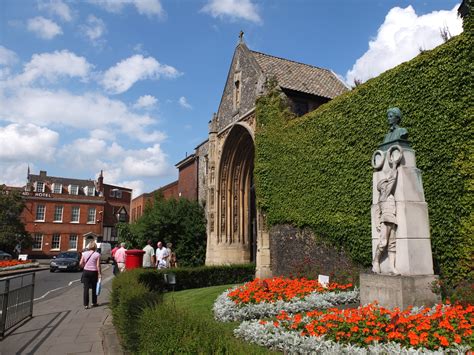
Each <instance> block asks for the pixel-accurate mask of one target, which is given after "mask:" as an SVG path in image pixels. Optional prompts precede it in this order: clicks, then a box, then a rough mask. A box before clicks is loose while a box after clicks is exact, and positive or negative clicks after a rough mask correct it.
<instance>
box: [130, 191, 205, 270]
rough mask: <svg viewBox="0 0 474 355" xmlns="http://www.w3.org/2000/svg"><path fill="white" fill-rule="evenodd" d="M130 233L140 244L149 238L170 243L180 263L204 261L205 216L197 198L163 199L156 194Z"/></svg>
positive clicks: (189, 263) (192, 264)
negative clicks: (190, 199)
mask: <svg viewBox="0 0 474 355" xmlns="http://www.w3.org/2000/svg"><path fill="white" fill-rule="evenodd" d="M131 231H132V234H133V235H135V236H136V238H137V240H139V241H140V242H141V244H142V245H145V244H146V241H147V240H149V239H151V240H152V241H153V242H154V243H156V242H158V241H162V242H165V243H170V242H171V243H173V250H174V251H175V252H176V256H177V259H178V264H179V265H180V266H197V265H202V264H204V261H205V256H206V219H205V217H204V209H203V208H202V206H200V205H199V203H198V202H197V201H189V200H187V199H185V198H180V199H179V200H176V199H168V200H166V199H164V198H163V196H162V195H159V194H158V195H156V196H155V200H154V203H153V204H150V205H149V206H147V208H146V209H145V211H144V214H143V216H142V217H141V218H140V219H139V220H138V221H137V223H135V224H133V225H132V226H131Z"/></svg>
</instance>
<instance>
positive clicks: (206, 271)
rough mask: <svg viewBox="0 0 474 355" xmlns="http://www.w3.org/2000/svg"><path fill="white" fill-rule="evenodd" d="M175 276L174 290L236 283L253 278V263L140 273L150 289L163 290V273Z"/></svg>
mask: <svg viewBox="0 0 474 355" xmlns="http://www.w3.org/2000/svg"><path fill="white" fill-rule="evenodd" d="M170 273H172V274H174V275H175V276H176V285H175V286H174V290H175V291H179V290H187V289H192V288H202V287H209V286H217V285H227V284H237V283H242V282H247V281H250V280H253V278H254V275H255V265H254V264H242V265H221V266H200V267H195V268H176V269H161V270H152V271H147V272H144V273H141V274H140V282H143V283H144V284H145V285H147V287H148V288H149V289H151V290H158V291H159V290H163V289H164V288H165V286H166V284H165V283H164V274H170Z"/></svg>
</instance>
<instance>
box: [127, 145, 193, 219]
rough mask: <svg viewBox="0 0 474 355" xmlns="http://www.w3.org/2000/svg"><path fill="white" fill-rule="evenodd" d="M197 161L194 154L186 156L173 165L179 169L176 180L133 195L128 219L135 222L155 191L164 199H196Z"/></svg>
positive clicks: (151, 199)
mask: <svg viewBox="0 0 474 355" xmlns="http://www.w3.org/2000/svg"><path fill="white" fill-rule="evenodd" d="M198 162H199V161H198V159H197V156H196V154H191V155H189V156H187V157H186V158H184V159H183V160H181V161H180V162H178V163H177V164H176V165H175V166H176V167H177V168H178V170H179V175H178V180H176V181H173V182H172V183H170V184H168V185H165V186H163V187H160V188H159V189H156V190H154V191H152V192H149V193H144V194H141V195H140V196H138V197H135V198H134V199H133V200H132V203H131V211H132V212H131V218H130V221H131V222H135V221H136V220H138V219H139V218H140V217H141V216H142V215H143V211H144V210H145V207H146V205H147V203H153V198H154V196H155V194H156V193H161V194H163V197H164V198H165V199H168V198H175V199H178V198H180V197H183V198H186V199H188V200H194V201H196V200H197V199H198V167H199V164H198Z"/></svg>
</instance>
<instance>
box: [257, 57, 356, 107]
mask: <svg viewBox="0 0 474 355" xmlns="http://www.w3.org/2000/svg"><path fill="white" fill-rule="evenodd" d="M250 52H251V53H252V54H253V56H254V58H255V60H256V61H257V63H258V65H259V66H260V68H261V69H262V71H263V72H264V73H265V74H266V76H267V77H271V76H274V77H275V78H276V79H277V81H278V85H279V86H280V87H281V88H282V89H289V90H295V91H300V92H303V93H307V94H312V95H318V96H322V97H327V98H330V99H332V98H334V97H336V96H338V95H340V94H343V93H345V92H346V91H348V90H349V89H348V88H347V87H346V86H345V85H344V83H343V82H342V81H341V80H339V79H338V78H337V76H336V74H334V73H333V72H332V71H331V70H328V69H324V68H318V67H314V66H312V65H308V64H303V63H298V62H294V61H292V60H288V59H283V58H278V57H274V56H271V55H268V54H265V53H260V52H255V51H250Z"/></svg>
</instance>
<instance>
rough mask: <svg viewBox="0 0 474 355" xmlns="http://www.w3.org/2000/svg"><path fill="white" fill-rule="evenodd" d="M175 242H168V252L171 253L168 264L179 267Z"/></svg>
mask: <svg viewBox="0 0 474 355" xmlns="http://www.w3.org/2000/svg"><path fill="white" fill-rule="evenodd" d="M172 248H173V243H166V249H168V253H169V255H170V256H169V262H168V266H169V267H170V268H172V267H173V268H174V267H178V263H177V261H176V253H175V252H174V251H173V249H172Z"/></svg>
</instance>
